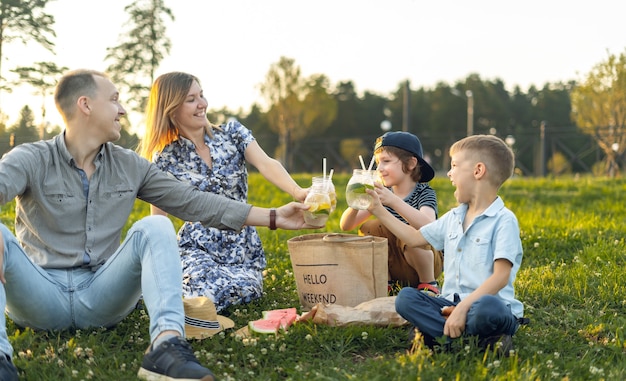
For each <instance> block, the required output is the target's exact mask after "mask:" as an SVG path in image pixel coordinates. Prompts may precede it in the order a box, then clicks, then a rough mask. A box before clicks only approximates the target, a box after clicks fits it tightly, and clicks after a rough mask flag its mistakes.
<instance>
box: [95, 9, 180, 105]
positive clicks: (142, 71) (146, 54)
mask: <svg viewBox="0 0 626 381" xmlns="http://www.w3.org/2000/svg"><path fill="white" fill-rule="evenodd" d="M124 11H126V12H128V14H129V15H130V17H129V22H128V24H127V26H128V28H129V29H128V30H125V31H123V32H122V34H121V36H123V39H122V41H121V42H120V43H119V45H117V46H114V47H112V48H107V55H106V57H105V60H106V61H110V62H111V64H110V66H109V67H108V68H107V71H108V73H109V75H110V76H111V79H112V80H113V81H114V82H115V83H116V84H118V85H119V86H120V88H121V90H122V91H120V92H121V93H122V94H124V95H125V97H127V98H126V104H128V105H130V106H129V107H130V108H131V109H133V110H135V111H138V112H143V110H144V109H145V106H146V104H147V100H148V94H149V92H150V86H151V85H152V82H154V79H155V78H154V76H155V72H156V70H157V68H158V67H159V64H160V63H161V61H162V60H163V58H164V57H165V56H166V55H168V54H169V53H170V50H171V48H172V43H171V40H170V39H169V38H168V37H167V35H166V27H165V21H164V17H163V16H168V17H169V18H170V19H171V20H172V21H174V14H173V13H172V10H171V9H170V8H167V7H166V6H165V4H164V0H136V1H134V2H133V3H132V4H130V5H128V6H126V7H125V8H124Z"/></svg>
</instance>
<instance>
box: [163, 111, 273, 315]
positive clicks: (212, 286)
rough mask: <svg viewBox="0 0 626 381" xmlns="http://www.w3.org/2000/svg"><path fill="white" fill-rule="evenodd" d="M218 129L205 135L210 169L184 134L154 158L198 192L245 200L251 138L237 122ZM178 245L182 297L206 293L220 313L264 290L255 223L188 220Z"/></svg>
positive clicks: (248, 131) (260, 252) (263, 256)
mask: <svg viewBox="0 0 626 381" xmlns="http://www.w3.org/2000/svg"><path fill="white" fill-rule="evenodd" d="M221 128H222V129H223V131H216V130H214V136H213V138H210V137H209V136H208V135H205V138H204V142H205V143H206V145H207V146H208V147H209V148H210V150H211V159H212V161H213V167H212V168H210V167H209V166H208V165H207V164H206V163H205V162H204V161H203V160H202V159H201V158H200V156H198V154H197V153H196V151H195V146H194V145H193V143H192V142H191V141H190V140H188V139H186V138H183V137H179V139H178V140H176V141H174V142H172V143H170V144H169V145H167V146H166V147H165V148H164V149H163V151H161V152H160V153H159V154H157V155H155V158H154V162H155V164H156V165H157V166H158V167H159V168H160V169H161V170H163V171H166V172H167V173H169V174H170V175H173V176H174V177H176V178H177V179H179V180H182V181H185V182H188V183H191V184H192V185H194V186H195V187H197V188H198V189H199V190H201V191H204V192H212V193H215V194H220V195H223V196H226V197H228V198H231V199H233V200H238V201H243V202H247V199H248V172H247V170H246V165H245V158H244V151H245V149H246V147H247V146H248V144H250V142H252V141H254V137H253V136H252V133H251V132H250V130H248V129H247V128H246V127H245V126H243V125H242V124H241V123H239V122H237V121H231V122H228V123H227V124H225V125H222V126H221ZM178 245H179V249H180V257H181V261H182V266H183V294H184V295H185V296H206V297H208V298H210V299H211V300H213V302H214V303H215V306H216V308H217V310H218V312H219V311H222V310H224V309H225V308H227V307H229V306H231V305H235V304H241V303H248V302H250V301H252V300H254V299H258V298H260V297H261V296H262V295H263V275H262V271H263V270H264V269H265V266H266V264H267V263H266V259H265V253H264V251H263V247H262V246H261V239H260V238H259V235H258V233H257V231H256V229H255V228H254V227H253V226H244V227H243V229H242V230H241V231H240V232H235V231H233V230H220V229H216V228H210V227H205V226H203V225H202V224H200V223H199V222H190V221H187V222H185V223H184V225H183V226H182V227H181V228H180V230H179V232H178Z"/></svg>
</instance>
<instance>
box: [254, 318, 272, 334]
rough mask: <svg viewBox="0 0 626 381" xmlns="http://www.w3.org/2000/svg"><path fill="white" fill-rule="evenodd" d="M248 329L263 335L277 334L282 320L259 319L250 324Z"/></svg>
mask: <svg viewBox="0 0 626 381" xmlns="http://www.w3.org/2000/svg"><path fill="white" fill-rule="evenodd" d="M248 329H250V331H252V332H256V333H261V334H264V335H266V334H271V333H273V334H276V333H278V330H279V329H280V320H268V319H259V320H254V321H251V322H248Z"/></svg>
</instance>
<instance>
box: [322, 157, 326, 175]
mask: <svg viewBox="0 0 626 381" xmlns="http://www.w3.org/2000/svg"><path fill="white" fill-rule="evenodd" d="M322 167H323V168H324V169H323V173H324V174H323V175H322V180H326V158H324V159H322Z"/></svg>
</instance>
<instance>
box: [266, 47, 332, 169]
mask: <svg viewBox="0 0 626 381" xmlns="http://www.w3.org/2000/svg"><path fill="white" fill-rule="evenodd" d="M328 87H329V81H328V78H327V77H326V76H324V75H321V74H317V75H313V76H311V77H310V78H302V76H301V71H300V67H299V66H297V65H296V64H295V61H294V60H293V59H291V58H286V57H281V58H280V60H279V62H278V63H275V64H272V65H271V67H270V70H269V71H268V73H267V75H266V76H265V82H264V83H263V84H261V93H262V95H263V96H264V97H265V99H266V100H267V102H268V105H269V107H270V109H269V111H268V113H267V115H268V121H269V123H270V126H271V128H272V129H273V130H274V131H276V132H278V136H279V140H280V146H279V149H278V151H279V153H280V155H279V157H280V158H281V161H282V163H283V165H284V166H285V168H287V170H291V169H292V167H293V153H292V151H291V148H292V145H293V144H294V143H295V142H298V141H301V140H303V139H304V138H306V137H308V136H312V135H315V134H321V133H322V132H323V131H325V130H326V129H327V128H328V127H329V126H330V124H331V123H332V121H333V120H334V119H335V116H336V115H337V101H336V100H335V99H334V98H333V97H332V96H331V95H330V94H329V92H328Z"/></svg>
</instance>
